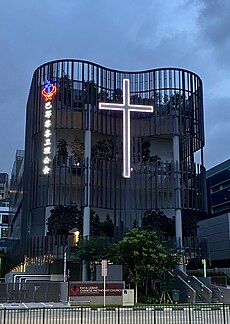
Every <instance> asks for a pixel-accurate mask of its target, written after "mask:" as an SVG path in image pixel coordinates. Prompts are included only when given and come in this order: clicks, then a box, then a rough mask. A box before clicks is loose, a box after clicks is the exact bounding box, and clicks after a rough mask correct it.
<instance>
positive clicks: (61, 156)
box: [57, 138, 68, 164]
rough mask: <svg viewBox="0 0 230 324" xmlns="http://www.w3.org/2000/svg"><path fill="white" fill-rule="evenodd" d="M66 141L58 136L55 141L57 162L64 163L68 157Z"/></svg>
mask: <svg viewBox="0 0 230 324" xmlns="http://www.w3.org/2000/svg"><path fill="white" fill-rule="evenodd" d="M67 146H68V144H67V142H66V140H65V139H64V138H60V139H59V140H58V143H57V158H58V164H60V163H66V162H67V157H68V150H67Z"/></svg>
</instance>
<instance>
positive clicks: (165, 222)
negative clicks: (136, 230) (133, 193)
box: [143, 209, 175, 237]
mask: <svg viewBox="0 0 230 324" xmlns="http://www.w3.org/2000/svg"><path fill="white" fill-rule="evenodd" d="M143 229H145V230H154V231H156V232H157V233H159V234H160V233H161V234H163V235H164V236H165V237H173V236H175V220H174V219H173V218H169V217H167V216H166V215H165V214H164V213H163V212H162V211H161V210H159V209H147V210H146V211H145V212H144V217H143Z"/></svg>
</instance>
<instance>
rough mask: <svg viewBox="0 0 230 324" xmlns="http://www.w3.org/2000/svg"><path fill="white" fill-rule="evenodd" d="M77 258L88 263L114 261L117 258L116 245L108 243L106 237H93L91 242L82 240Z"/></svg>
mask: <svg viewBox="0 0 230 324" xmlns="http://www.w3.org/2000/svg"><path fill="white" fill-rule="evenodd" d="M77 256H78V257H79V259H80V260H85V261H87V262H101V261H102V260H105V259H107V260H114V259H115V257H116V245H115V244H110V243H107V240H106V237H91V238H90V240H80V241H79V244H78V250H77Z"/></svg>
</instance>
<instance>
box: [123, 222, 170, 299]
mask: <svg viewBox="0 0 230 324" xmlns="http://www.w3.org/2000/svg"><path fill="white" fill-rule="evenodd" d="M117 255H118V260H119V261H120V262H121V263H122V264H123V266H124V271H125V276H126V278H127V279H128V280H129V281H130V282H131V283H134V284H135V286H136V301H137V285H138V283H140V282H144V281H145V282H147V281H148V280H149V279H150V278H151V279H153V278H161V277H162V276H163V274H164V272H165V269H166V266H167V258H168V256H167V249H166V247H165V246H164V245H163V244H162V243H161V242H160V241H159V239H158V236H157V233H156V232H155V231H148V230H147V231H146V230H143V229H140V228H136V229H133V230H131V231H129V232H128V233H127V235H126V236H125V237H124V238H123V240H121V241H120V242H118V244H117Z"/></svg>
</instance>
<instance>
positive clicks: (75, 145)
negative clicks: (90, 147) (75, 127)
mask: <svg viewBox="0 0 230 324" xmlns="http://www.w3.org/2000/svg"><path fill="white" fill-rule="evenodd" d="M71 148H72V153H73V155H74V162H75V164H76V165H77V166H79V165H80V163H81V160H82V157H83V156H84V144H83V143H82V142H80V140H79V138H78V137H76V138H75V139H74V141H73V142H72V143H71Z"/></svg>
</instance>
